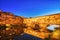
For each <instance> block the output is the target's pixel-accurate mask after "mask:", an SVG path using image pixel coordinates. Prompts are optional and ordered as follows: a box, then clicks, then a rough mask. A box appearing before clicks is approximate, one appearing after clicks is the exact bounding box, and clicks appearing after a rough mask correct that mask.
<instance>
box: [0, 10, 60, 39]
mask: <svg viewBox="0 0 60 40" xmlns="http://www.w3.org/2000/svg"><path fill="white" fill-rule="evenodd" d="M0 25H2V26H4V25H6V26H8V27H7V28H6V29H5V31H4V30H0V32H1V33H0V35H1V34H2V33H3V34H4V32H5V33H6V34H8V35H9V34H11V35H12V34H14V33H15V34H17V35H18V34H20V33H27V34H30V35H33V36H36V37H39V38H42V39H44V38H47V37H48V35H49V34H50V33H51V32H50V31H49V30H48V29H47V27H48V26H50V25H57V26H56V27H58V26H59V27H60V13H58V14H52V15H45V16H38V17H32V18H24V17H21V16H16V15H13V14H12V13H10V12H2V11H0ZM11 25H12V29H11V28H10V26H11ZM14 25H16V26H17V27H16V28H15V26H14ZM13 26H14V27H13ZM9 31H10V32H9ZM12 31H14V32H12Z"/></svg>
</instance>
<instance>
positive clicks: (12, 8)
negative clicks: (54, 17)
mask: <svg viewBox="0 0 60 40" xmlns="http://www.w3.org/2000/svg"><path fill="white" fill-rule="evenodd" d="M0 9H1V10H3V11H6V12H12V13H13V14H15V15H18V16H24V17H36V16H44V15H50V14H54V13H60V0H0Z"/></svg>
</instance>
